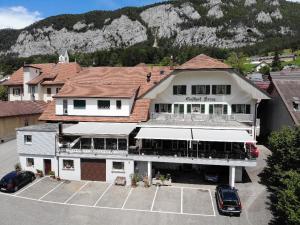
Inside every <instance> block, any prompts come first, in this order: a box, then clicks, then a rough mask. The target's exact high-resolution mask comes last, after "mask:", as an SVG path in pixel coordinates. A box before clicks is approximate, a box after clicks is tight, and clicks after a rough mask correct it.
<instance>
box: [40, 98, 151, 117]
mask: <svg viewBox="0 0 300 225" xmlns="http://www.w3.org/2000/svg"><path fill="white" fill-rule="evenodd" d="M55 102H56V100H53V101H52V102H51V103H49V105H48V106H47V108H46V110H45V111H44V112H43V114H42V115H41V116H40V118H39V120H42V121H55V122H57V121H63V122H112V123H139V122H145V121H147V120H148V119H149V108H150V103H151V101H150V100H148V99H138V100H136V101H135V103H134V105H133V110H132V112H131V114H130V116H105V117H99V116H63V115H56V114H55V104H56V103H55Z"/></svg>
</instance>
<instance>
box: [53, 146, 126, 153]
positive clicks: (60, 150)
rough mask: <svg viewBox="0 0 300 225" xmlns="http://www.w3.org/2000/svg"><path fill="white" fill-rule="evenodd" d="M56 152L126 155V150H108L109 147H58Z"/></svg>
mask: <svg viewBox="0 0 300 225" xmlns="http://www.w3.org/2000/svg"><path fill="white" fill-rule="evenodd" d="M57 151H58V153H69V154H92V155H126V154H128V151H127V150H110V149H84V148H82V149H76V148H58V150H57Z"/></svg>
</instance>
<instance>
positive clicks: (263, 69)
mask: <svg viewBox="0 0 300 225" xmlns="http://www.w3.org/2000/svg"><path fill="white" fill-rule="evenodd" d="M259 72H260V73H261V74H263V75H270V67H269V66H263V67H261V68H260V69H259Z"/></svg>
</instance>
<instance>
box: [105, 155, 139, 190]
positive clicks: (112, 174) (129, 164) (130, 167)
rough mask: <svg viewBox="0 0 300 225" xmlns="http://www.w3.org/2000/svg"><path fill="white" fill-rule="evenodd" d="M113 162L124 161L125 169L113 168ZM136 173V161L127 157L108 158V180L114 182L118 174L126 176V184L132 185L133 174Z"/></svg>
mask: <svg viewBox="0 0 300 225" xmlns="http://www.w3.org/2000/svg"><path fill="white" fill-rule="evenodd" d="M113 162H121V163H124V170H117V169H114V168H113ZM133 173H134V161H133V160H127V159H122V158H120V159H106V182H109V183H113V182H114V181H115V179H116V178H117V177H118V176H121V177H125V178H126V184H127V185H131V175H132V174H133Z"/></svg>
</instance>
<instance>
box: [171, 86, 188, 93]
mask: <svg viewBox="0 0 300 225" xmlns="http://www.w3.org/2000/svg"><path fill="white" fill-rule="evenodd" d="M173 95H186V85H174V86H173Z"/></svg>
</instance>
